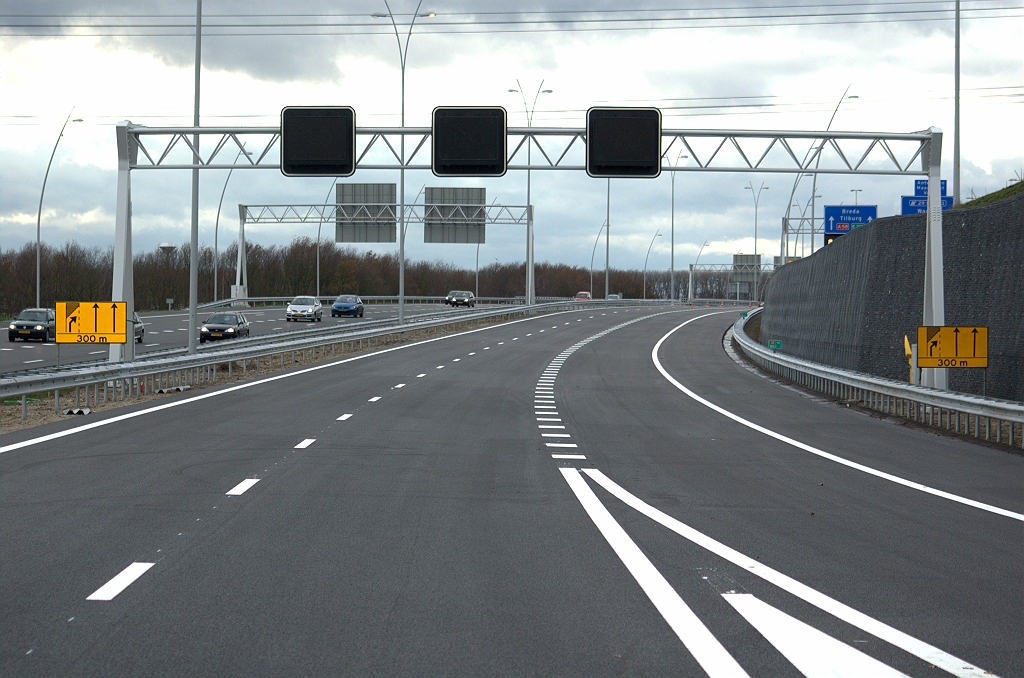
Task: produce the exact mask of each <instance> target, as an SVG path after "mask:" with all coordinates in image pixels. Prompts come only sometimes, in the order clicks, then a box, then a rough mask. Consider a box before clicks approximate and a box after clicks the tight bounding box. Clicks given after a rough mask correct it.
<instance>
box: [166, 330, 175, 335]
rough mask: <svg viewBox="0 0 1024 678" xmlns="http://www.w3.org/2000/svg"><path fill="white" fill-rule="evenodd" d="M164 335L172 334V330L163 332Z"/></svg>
mask: <svg viewBox="0 0 1024 678" xmlns="http://www.w3.org/2000/svg"><path fill="white" fill-rule="evenodd" d="M164 334H174V330H164Z"/></svg>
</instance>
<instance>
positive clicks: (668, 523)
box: [583, 469, 992, 678]
mask: <svg viewBox="0 0 1024 678" xmlns="http://www.w3.org/2000/svg"><path fill="white" fill-rule="evenodd" d="M583 472H584V473H586V474H587V475H588V476H590V478H592V479H593V480H594V482H596V483H597V484H598V485H600V486H601V487H603V488H604V489H605V490H607V491H608V492H609V494H611V495H613V496H614V497H616V498H617V499H619V501H621V502H622V503H624V504H626V505H627V506H630V507H632V508H634V509H636V510H637V511H639V512H640V513H642V514H644V515H645V516H647V517H648V518H650V519H651V520H653V521H655V522H657V523H660V524H661V525H664V526H665V527H667V528H668V529H670V530H672V531H673V532H675V533H676V534H678V535H679V536H681V537H683V538H684V539H688V540H690V541H691V542H693V543H694V544H696V545H697V546H700V547H702V548H705V549H707V550H708V551H711V552H712V553H714V554H715V555H717V556H720V557H722V558H724V559H726V560H728V561H729V562H730V563H732V564H733V565H736V566H737V567H741V568H743V569H744V570H746V571H747V572H749V573H750V574H753V575H756V576H758V577H760V578H761V579H764V580H765V581H767V582H770V583H772V584H774V585H776V586H778V587H779V588H780V589H782V590H784V591H787V592H789V593H791V594H793V595H794V596H796V597H797V598H800V599H802V600H804V601H806V602H808V603H810V604H811V605H814V606H815V607H817V608H819V609H821V610H824V611H825V612H828V613H829V614H831V615H833V616H835V617H837V618H838V619H841V620H842V621H844V622H846V623H847V624H850V625H851V626H856V627H857V628H859V629H860V630H861V631H864V632H865V633H870V634H871V635H873V636H875V637H876V638H880V639H882V640H884V641H885V642H887V643H890V644H892V645H895V646H896V647H899V648H901V649H903V650H905V651H907V652H909V653H910V654H912V655H914V656H915V657H919V658H921V659H923V660H924V661H926V662H928V663H929V664H934V665H935V666H938V667H939V668H941V669H942V670H944V671H947V672H949V673H952V674H953V675H955V676H960V677H961V678H974V677H975V676H983V675H986V674H985V672H984V671H983V670H982V669H980V668H978V667H977V666H972V665H971V664H969V663H967V662H965V661H963V660H962V659H958V658H956V657H954V656H953V655H951V654H947V653H946V652H943V651H942V650H940V649H939V648H937V647H934V646H932V645H929V644H928V643H925V642H924V641H921V640H918V639H917V638H914V637H913V636H911V635H908V634H906V633H904V632H903V631H900V630H898V629H895V628H893V627H891V626H889V625H887V624H884V623H882V622H880V621H878V620H876V619H873V618H871V617H869V616H868V615H866V614H864V613H863V612H860V611H858V610H855V609H853V608H852V607H850V606H848V605H846V604H844V603H841V602H839V601H838V600H835V599H833V598H829V597H828V596H826V595H825V594H824V593H819V592H818V591H816V590H814V589H812V588H811V587H810V586H807V585H806V584H802V583H800V582H798V581H797V580H795V579H793V578H792V577H789V576H787V575H784V574H782V573H781V572H779V571H777V570H773V569H772V568H770V567H768V566H767V565H762V564H761V563H760V562H758V561H756V560H754V559H753V558H751V557H749V556H746V555H744V554H742V553H740V552H739V551H737V550H735V549H733V548H730V547H728V546H726V545H725V544H723V543H721V542H719V541H716V540H714V539H712V538H711V537H709V536H707V535H705V534H703V533H702V532H698V531H697V530H695V529H694V528H692V527H690V526H689V525H687V524H686V523H683V522H681V521H679V520H676V519H675V518H673V517H672V516H670V515H668V514H666V513H663V512H662V511H660V510H658V509H656V508H654V507H653V506H651V505H650V504H648V503H647V502H645V501H643V500H642V499H640V498H638V497H635V496H633V495H632V494H630V493H629V492H627V491H626V490H624V489H623V488H621V487H619V486H618V485H617V484H615V482H614V481H612V480H611V479H610V478H608V477H607V476H606V475H604V474H603V473H601V471H599V470H597V469H583ZM988 675H992V674H988Z"/></svg>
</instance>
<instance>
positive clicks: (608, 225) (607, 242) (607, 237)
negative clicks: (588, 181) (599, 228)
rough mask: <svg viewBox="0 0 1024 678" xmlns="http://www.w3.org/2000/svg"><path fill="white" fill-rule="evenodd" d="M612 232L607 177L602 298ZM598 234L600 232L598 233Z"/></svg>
mask: <svg viewBox="0 0 1024 678" xmlns="http://www.w3.org/2000/svg"><path fill="white" fill-rule="evenodd" d="M611 232H612V180H611V179H610V178H609V179H608V194H607V196H606V197H605V202H604V298H605V299H607V298H608V255H609V254H610V253H611V244H610V241H611V237H612V236H611ZM598 235H600V233H598Z"/></svg>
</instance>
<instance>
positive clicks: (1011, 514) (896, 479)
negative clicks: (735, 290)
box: [651, 311, 1024, 522]
mask: <svg viewBox="0 0 1024 678" xmlns="http://www.w3.org/2000/svg"><path fill="white" fill-rule="evenodd" d="M724 312H725V311H719V312H718V313H724ZM718 313H706V314H704V315H699V316H697V317H696V318H690V319H689V320H687V321H686V322H684V323H682V324H681V325H678V326H676V327H675V328H673V329H672V330H671V331H670V332H669V333H668V334H666V335H665V336H663V337H662V338H661V339H659V340H658V343H656V344H655V345H654V348H653V349H652V350H651V360H653V361H654V366H655V367H657V368H658V371H659V372H661V375H662V376H663V377H665V378H666V379H667V380H668V381H669V383H671V384H672V385H673V386H675V387H676V388H677V389H679V390H680V391H682V392H683V393H685V394H686V395H688V396H689V397H691V398H693V399H694V400H696V401H697V402H699V403H700V404H701V405H704V406H705V407H708V408H710V409H712V410H714V411H715V412H718V413H719V414H721V415H724V416H726V417H728V418H729V419H732V420H733V421H735V422H736V423H738V424H742V425H743V426H746V427H747V428H751V429H753V430H755V431H757V432H758V433H763V434H765V435H766V436H768V437H770V438H775V439H776V440H778V441H781V442H784V443H786V444H787V445H792V446H793V447H796V448H799V449H801V450H804V451H805V452H810V453H811V454H814V455H817V456H819V457H822V458H824V459H828V460H829V461H834V462H836V463H837V464H842V465H843V466H848V467H850V468H852V469H856V470H858V471H863V472H864V473H867V474H868V475H873V476H875V477H877V478H882V479H884V480H888V481H890V482H893V483H896V484H897V485H903V486H904V487H909V488H911V489H914V490H919V491H921V492H925V493H927V494H931V495H934V496H936V497H942V498H943V499H949V500H950V501H955V502H957V503H959V504H964V505H966V506H973V507H974V508H979V509H981V510H983V511H988V512H990V513H995V514H998V515H1001V516H1005V517H1007V518H1013V519H1014V520H1019V521H1021V522H1024V514H1022V513H1017V512H1015V511H1010V510H1008V509H1004V508H1000V507H998V506H993V505H991V504H985V503H983V502H980V501H975V500H974V499H968V498H967V497H961V496H960V495H958V494H953V493H952V492H946V491H945V490H938V489H935V488H934V487H929V486H927V485H922V484H921V483H918V482H915V481H913V480H907V479H906V478H901V477H900V476H897V475H893V474H891V473H886V472H885V471H879V470H878V469H875V468H872V467H870V466H865V465H864V464H859V463H857V462H855V461H850V460H849V459H845V458H843V457H840V456H838V455H835V454H832V453H830V452H826V451H825V450H821V449H818V448H817V447H813V446H811V445H808V444H806V443H802V442H800V441H799V440H794V439H793V438H790V437H788V436H784V435H782V434H781V433H776V432H775V431H772V430H771V429H767V428H765V427H764V426H759V425H758V424H755V423H754V422H752V421H748V420H746V419H744V418H743V417H741V416H739V415H738V414H733V413H732V412H730V411H729V410H727V409H725V408H724V407H719V406H718V405H715V404H714V403H713V402H711V401H710V400H705V399H704V398H701V397H700V396H699V395H697V394H696V393H694V392H693V391H691V390H690V389H688V388H686V387H685V386H683V385H682V384H681V383H679V382H678V381H677V380H676V379H675V378H674V377H673V376H672V375H671V374H669V373H668V370H666V369H665V368H664V367H663V366H662V364H661V360H659V359H658V349H660V348H661V345H662V344H663V343H665V340H666V339H668V338H669V337H671V336H672V335H673V334H674V333H675V332H676V331H677V330H679V329H682V328H683V327H685V326H686V325H689V324H690V323H692V322H693V321H694V320H700V319H701V318H707V317H708V316H709V315H718Z"/></svg>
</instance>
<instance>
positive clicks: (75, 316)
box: [68, 315, 78, 334]
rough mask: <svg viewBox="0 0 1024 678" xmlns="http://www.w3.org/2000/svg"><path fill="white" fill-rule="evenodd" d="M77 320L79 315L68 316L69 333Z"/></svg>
mask: <svg viewBox="0 0 1024 678" xmlns="http://www.w3.org/2000/svg"><path fill="white" fill-rule="evenodd" d="M76 322H78V316H77V315H73V316H71V317H70V318H68V334H71V331H72V330H71V326H72V325H74V324H75V323H76Z"/></svg>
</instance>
